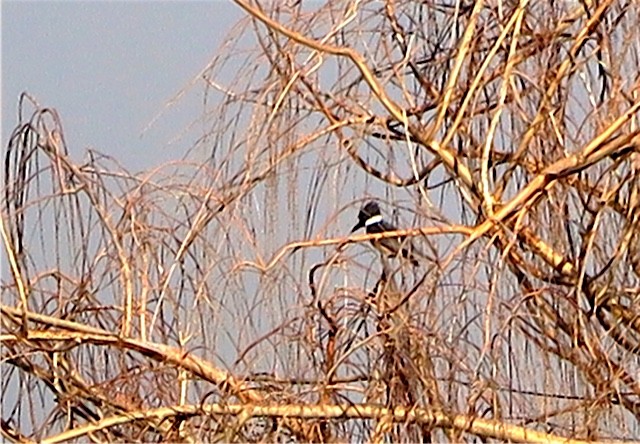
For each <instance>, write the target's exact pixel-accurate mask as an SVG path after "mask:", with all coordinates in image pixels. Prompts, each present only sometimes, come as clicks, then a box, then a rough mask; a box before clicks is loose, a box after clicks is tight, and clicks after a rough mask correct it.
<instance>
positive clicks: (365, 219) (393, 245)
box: [351, 201, 418, 266]
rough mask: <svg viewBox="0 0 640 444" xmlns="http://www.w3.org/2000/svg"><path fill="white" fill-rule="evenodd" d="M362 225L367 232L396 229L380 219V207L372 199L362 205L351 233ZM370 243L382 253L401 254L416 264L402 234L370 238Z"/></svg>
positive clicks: (390, 255)
mask: <svg viewBox="0 0 640 444" xmlns="http://www.w3.org/2000/svg"><path fill="white" fill-rule="evenodd" d="M363 227H364V228H365V229H366V232H367V234H375V233H384V232H385V231H395V230H397V228H396V227H395V226H393V225H392V224H390V223H388V222H386V221H385V220H383V219H382V213H381V212H380V207H379V206H378V204H377V203H376V202H374V201H369V202H367V203H366V204H364V205H363V206H362V208H361V209H360V212H359V213H358V223H357V224H356V225H355V226H354V227H353V228H352V229H351V232H352V233H353V232H354V231H356V230H359V229H360V228H363ZM371 244H372V245H373V246H374V247H375V248H376V249H377V250H378V251H380V252H381V253H382V254H384V255H387V256H389V257H394V256H398V255H399V254H401V255H402V257H404V258H405V259H409V260H410V261H411V263H412V264H413V265H414V266H417V265H418V261H417V260H416V258H415V256H414V255H413V254H411V252H410V251H409V250H408V249H407V248H405V247H407V246H409V247H410V243H409V242H408V241H407V240H406V239H405V237H404V236H398V237H385V238H383V239H375V240H373V239H372V240H371Z"/></svg>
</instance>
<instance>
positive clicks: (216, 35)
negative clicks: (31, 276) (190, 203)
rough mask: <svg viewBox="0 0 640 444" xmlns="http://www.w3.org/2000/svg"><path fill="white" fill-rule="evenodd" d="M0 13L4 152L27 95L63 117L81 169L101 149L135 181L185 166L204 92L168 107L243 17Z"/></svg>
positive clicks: (232, 11)
mask: <svg viewBox="0 0 640 444" xmlns="http://www.w3.org/2000/svg"><path fill="white" fill-rule="evenodd" d="M1 5H2V6H1V7H2V143H3V145H4V146H6V143H7V138H8V135H9V134H10V132H11V130H12V129H13V128H14V126H15V125H16V105H17V101H18V97H19V95H20V93H21V92H23V91H27V92H29V93H30V94H31V95H32V96H34V97H35V98H36V99H37V100H38V101H39V103H40V104H41V105H42V106H46V107H53V108H56V109H57V110H58V112H59V113H60V115H61V117H62V122H63V126H64V130H65V136H66V139H67V143H68V146H69V149H70V151H71V155H72V156H73V157H74V158H75V159H80V158H82V157H83V156H84V153H85V151H86V149H87V148H95V149H97V150H98V151H101V152H104V153H107V154H109V155H112V156H114V157H116V158H117V159H118V160H119V161H120V162H121V163H122V164H123V165H124V166H125V167H127V168H128V169H130V170H133V171H138V170H141V169H144V168H148V167H149V166H151V165H157V164H159V163H160V162H162V161H165V160H168V159H175V158H180V157H182V155H183V154H184V153H185V151H186V150H187V149H188V148H189V147H190V145H191V143H192V142H193V138H192V139H191V140H190V139H189V138H188V137H187V138H184V137H183V138H180V135H181V134H182V133H183V131H184V129H185V128H186V127H187V125H188V124H189V122H191V121H192V120H193V119H196V118H197V116H198V115H199V113H200V112H201V110H202V109H201V106H199V100H200V97H201V95H200V94H199V92H200V91H198V89H197V88H196V89H195V90H194V91H193V92H192V94H191V95H190V96H187V98H185V99H183V100H181V101H179V103H178V105H177V106H176V107H171V108H170V109H168V110H165V106H166V104H167V103H168V102H169V100H170V99H171V98H172V97H174V95H175V94H176V93H177V92H178V91H180V90H181V89H182V88H183V87H185V86H186V85H187V84H188V83H189V82H190V80H192V79H193V78H194V77H195V76H196V75H197V74H198V72H200V71H201V70H202V69H203V68H204V67H205V66H206V65H207V63H208V61H209V60H210V59H211V58H212V57H213V55H214V54H215V52H216V50H217V48H218V47H219V45H220V44H221V42H222V39H223V37H224V36H225V34H226V33H227V32H228V31H229V30H230V28H231V27H232V26H233V24H235V23H236V22H237V21H238V20H239V19H240V18H241V17H242V14H243V12H242V11H241V10H240V8H238V7H237V6H236V5H234V4H233V3H231V2H229V1H202V2H196V1H182V2H156V1H145V2H133V1H130V2H111V1H108V2H107V1H104V2H102V1H100V2H94V1H69V2H57V1H56V2H54V1H39V2H27V1H2V2H1ZM161 113H162V114H161ZM159 114H161V117H160V119H158V120H157V121H155V123H154V124H153V125H152V126H151V127H150V128H149V129H148V130H147V131H144V130H145V128H147V126H148V125H149V124H150V123H151V122H152V121H153V119H154V117H156V116H157V115H159Z"/></svg>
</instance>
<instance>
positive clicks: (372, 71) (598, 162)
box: [0, 0, 640, 443]
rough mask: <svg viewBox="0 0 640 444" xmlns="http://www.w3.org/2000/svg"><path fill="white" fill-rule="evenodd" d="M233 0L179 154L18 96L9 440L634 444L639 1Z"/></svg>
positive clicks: (639, 375) (7, 356) (6, 336)
mask: <svg viewBox="0 0 640 444" xmlns="http://www.w3.org/2000/svg"><path fill="white" fill-rule="evenodd" d="M235 1H236V3H237V4H238V5H239V6H240V7H241V8H243V9H244V10H245V11H246V13H247V16H246V18H245V19H244V21H243V22H242V23H240V24H239V25H238V26H237V27H236V28H235V30H234V31H233V32H232V33H230V35H229V38H228V40H227V42H226V43H225V45H224V46H223V47H222V48H221V49H220V52H219V54H218V56H217V57H216V58H215V59H214V60H213V61H212V62H211V63H210V65H209V66H208V67H207V69H205V70H204V71H203V72H202V74H201V76H200V77H199V78H198V82H196V84H198V85H201V86H202V88H203V95H204V98H205V100H204V103H205V109H204V111H203V115H202V116H201V118H200V121H202V122H206V125H208V130H207V131H206V133H205V134H204V135H203V136H202V138H201V140H200V142H199V143H198V144H197V147H196V148H195V149H194V150H192V151H191V152H190V153H189V155H188V156H187V160H184V161H181V162H177V163H175V164H170V165H164V166H161V167H158V168H156V169H154V170H151V171H149V172H144V173H140V174H133V173H130V172H128V171H126V170H125V169H124V168H122V167H121V166H120V165H119V164H118V163H117V162H116V161H115V160H114V159H111V158H109V157H108V156H105V155H102V154H99V153H95V152H89V153H88V155H87V157H86V158H85V159H83V160H77V158H76V156H73V155H71V154H70V151H73V152H77V151H74V150H70V149H69V147H67V144H66V142H65V138H64V131H63V128H62V126H61V124H60V119H59V117H58V116H57V114H56V112H55V110H52V109H49V108H45V107H42V106H40V105H38V104H37V103H36V102H35V100H34V99H32V98H30V97H29V96H27V95H24V96H23V97H22V98H21V99H20V103H19V113H18V114H19V122H18V125H17V126H16V128H15V130H14V132H13V134H12V136H11V138H10V140H9V141H7V143H6V147H7V149H6V154H5V159H4V160H5V181H4V187H3V196H4V205H3V209H2V225H1V227H0V228H1V229H2V230H1V232H2V233H1V234H2V239H3V244H4V247H5V251H6V258H7V267H6V271H5V273H4V274H3V281H2V300H3V305H2V336H1V337H2V358H3V360H2V370H3V379H2V384H3V386H2V393H3V416H2V433H3V436H4V438H5V439H10V440H13V441H43V442H51V443H53V442H63V441H69V440H81V441H84V440H86V439H92V440H99V441H145V442H146V441H188V442H204V441H206V442H214V441H276V440H278V441H280V440H283V439H292V440H296V441H323V442H324V441H365V440H367V441H376V442H383V441H387V442H388V441H453V442H456V441H464V440H469V441H472V440H477V439H480V440H489V439H496V440H505V441H527V442H531V441H545V442H581V441H596V440H610V439H626V440H632V439H638V438H639V437H640V129H639V127H638V118H639V117H640V112H639V110H640V74H639V71H638V66H640V29H639V27H638V25H637V24H638V23H640V6H639V4H638V3H637V2H633V1H628V2H625V1H614V0H603V1H601V2H592V1H590V0H584V1H544V0H543V1H537V0H519V1H511V2H503V1H498V2H489V1H482V0H477V1H475V2H467V3H464V2H447V1H444V2H438V1H421V2H418V1H393V0H387V1H385V2H373V1H357V0H354V1H351V2H344V3H339V2H335V1H328V2H326V3H324V4H319V3H318V4H317V3H312V4H311V5H307V4H305V2H289V3H287V4H284V2H283V4H282V5H280V2H265V4H261V5H259V4H257V3H255V2H250V1H249V0H235ZM239 73H241V74H239ZM225 79H226V80H225ZM225 83H226V86H224V84H225ZM371 198H375V199H378V200H380V201H381V203H382V205H383V207H384V210H385V215H386V216H387V217H392V218H393V217H395V218H396V219H397V221H398V225H400V226H402V227H403V230H402V231H398V232H394V233H390V234H389V233H387V234H381V235H353V236H348V231H349V228H350V227H351V226H352V225H353V223H354V222H355V217H356V214H357V211H358V209H359V207H360V205H361V204H362V203H363V202H364V201H366V200H368V199H371ZM392 211H393V213H392ZM395 211H397V213H395ZM399 234H402V235H405V236H409V237H410V238H411V239H412V241H413V243H414V244H416V246H418V247H419V249H420V250H421V251H422V252H423V253H424V258H423V259H422V260H421V261H420V265H419V266H418V267H412V266H411V265H409V264H404V263H403V261H402V260H398V259H391V260H390V259H388V258H384V257H380V256H378V255H376V254H374V253H372V251H373V250H371V249H370V248H369V247H368V245H369V242H368V241H369V240H371V239H374V238H375V239H379V238H381V237H385V236H387V237H388V236H396V235H399Z"/></svg>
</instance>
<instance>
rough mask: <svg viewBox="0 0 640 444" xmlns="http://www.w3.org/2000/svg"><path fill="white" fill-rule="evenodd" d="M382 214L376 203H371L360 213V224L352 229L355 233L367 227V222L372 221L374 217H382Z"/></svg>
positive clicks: (363, 207) (364, 206)
mask: <svg viewBox="0 0 640 444" xmlns="http://www.w3.org/2000/svg"><path fill="white" fill-rule="evenodd" d="M381 215H382V214H381V213H380V207H379V206H378V204H377V203H376V202H374V201H372V200H371V201H369V202H367V203H366V204H364V205H363V206H362V208H360V212H359V213H358V223H357V224H355V226H354V227H353V228H352V229H351V232H352V233H353V232H354V231H356V230H359V229H360V228H363V227H365V226H367V222H368V221H370V220H371V219H372V218H374V217H380V216H381Z"/></svg>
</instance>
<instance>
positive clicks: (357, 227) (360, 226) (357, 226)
mask: <svg viewBox="0 0 640 444" xmlns="http://www.w3.org/2000/svg"><path fill="white" fill-rule="evenodd" d="M362 227H364V222H362V221H361V220H359V221H358V223H357V224H355V225H354V227H353V228H352V229H351V232H352V233H353V232H354V231H356V230H359V229H360V228H362Z"/></svg>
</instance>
